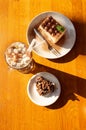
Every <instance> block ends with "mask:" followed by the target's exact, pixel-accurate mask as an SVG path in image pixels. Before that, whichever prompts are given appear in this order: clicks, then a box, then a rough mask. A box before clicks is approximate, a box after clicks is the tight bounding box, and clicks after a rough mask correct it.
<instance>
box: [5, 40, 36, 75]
mask: <svg viewBox="0 0 86 130" xmlns="http://www.w3.org/2000/svg"><path fill="white" fill-rule="evenodd" d="M5 59H6V62H7V64H8V65H9V67H10V68H13V69H16V70H18V71H20V72H22V73H30V72H32V71H33V70H34V66H35V64H34V60H33V58H32V54H31V52H28V51H27V47H26V45H25V44H23V43H21V42H14V43H12V44H11V45H10V46H9V47H8V48H7V49H6V52H5Z"/></svg>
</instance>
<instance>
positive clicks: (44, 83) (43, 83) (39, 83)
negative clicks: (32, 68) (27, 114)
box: [36, 76, 55, 95]
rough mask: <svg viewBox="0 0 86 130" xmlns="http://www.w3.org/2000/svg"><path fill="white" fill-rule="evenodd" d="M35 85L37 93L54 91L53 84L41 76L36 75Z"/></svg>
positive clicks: (44, 93) (43, 93) (42, 93)
mask: <svg viewBox="0 0 86 130" xmlns="http://www.w3.org/2000/svg"><path fill="white" fill-rule="evenodd" d="M36 87H37V91H38V93H39V95H46V94H48V93H51V92H53V91H54V87H55V84H54V83H53V82H50V81H49V80H47V79H45V78H44V77H42V76H38V77H37V79H36Z"/></svg>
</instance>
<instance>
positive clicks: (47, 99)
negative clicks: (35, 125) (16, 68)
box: [27, 72, 61, 106]
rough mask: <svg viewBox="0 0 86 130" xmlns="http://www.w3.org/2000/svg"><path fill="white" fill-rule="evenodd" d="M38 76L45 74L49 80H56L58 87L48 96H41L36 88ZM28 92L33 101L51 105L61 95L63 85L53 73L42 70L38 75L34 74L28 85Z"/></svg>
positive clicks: (38, 103)
mask: <svg viewBox="0 0 86 130" xmlns="http://www.w3.org/2000/svg"><path fill="white" fill-rule="evenodd" d="M37 76H43V77H44V78H46V79H47V80H49V81H51V82H54V83H55V85H56V87H55V90H54V92H52V93H51V94H49V95H46V96H40V95H39V93H38V92H37V90H36V82H35V80H36V78H37ZM27 93H28V96H29V98H30V99H31V101H32V102H33V103H35V104H37V105H39V106H49V105H51V104H53V103H54V102H55V101H56V100H57V99H58V98H59V96H60V93H61V86H60V83H59V81H58V79H57V78H56V77H55V76H54V75H53V74H51V73H48V72H40V73H37V74H36V75H34V76H32V78H31V79H30V80H29V82H28V85H27Z"/></svg>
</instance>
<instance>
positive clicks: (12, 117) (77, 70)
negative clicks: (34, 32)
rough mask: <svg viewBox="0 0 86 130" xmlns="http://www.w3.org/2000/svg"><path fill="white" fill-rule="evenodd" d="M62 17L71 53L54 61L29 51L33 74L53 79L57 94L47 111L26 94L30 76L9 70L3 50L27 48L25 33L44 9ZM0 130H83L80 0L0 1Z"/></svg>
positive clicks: (85, 2)
mask: <svg viewBox="0 0 86 130" xmlns="http://www.w3.org/2000/svg"><path fill="white" fill-rule="evenodd" d="M51 10H52V11H56V12H60V13H62V14H64V15H65V16H67V17H68V18H69V19H70V20H71V21H72V22H73V24H74V26H75V28H76V34H77V39H76V43H75V46H74V47H73V49H72V50H71V51H70V52H69V53H68V54H67V55H66V56H64V57H62V58H60V59H55V60H49V59H45V58H42V57H40V56H38V55H37V54H35V53H34V52H33V58H34V59H35V61H36V62H37V63H38V64H39V69H38V70H37V71H36V72H35V73H37V72H40V71H47V72H50V73H52V74H54V75H55V76H56V77H58V79H59V81H60V83H61V89H62V91H61V96H60V98H59V99H58V101H57V102H56V103H55V104H53V105H52V106H49V107H40V106H38V105H35V104H34V103H32V102H31V100H30V99H29V98H28V95H27V83H28V81H29V79H30V78H31V77H32V76H33V75H34V74H35V73H30V74H22V73H20V72H18V71H16V70H9V68H8V66H7V64H6V62H5V58H4V52H5V50H6V48H7V47H8V45H10V44H11V43H12V42H15V41H21V42H24V43H26V44H27V40H26V30H27V27H28V24H30V21H31V20H32V18H34V16H36V15H38V14H39V13H42V12H44V11H51ZM0 130H86V0H78V1H76V0H60V1H59V0H49V1H47V0H9V1H8V0H4V1H3V0H0Z"/></svg>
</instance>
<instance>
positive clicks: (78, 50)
mask: <svg viewBox="0 0 86 130" xmlns="http://www.w3.org/2000/svg"><path fill="white" fill-rule="evenodd" d="M72 22H73V24H74V27H75V30H76V42H75V45H74V47H73V48H72V50H71V51H70V52H69V53H68V54H66V55H65V56H63V57H62V58H59V59H55V60H52V61H54V62H58V63H66V62H69V61H71V60H73V59H75V58H76V57H77V56H78V55H86V23H82V22H80V21H72Z"/></svg>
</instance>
